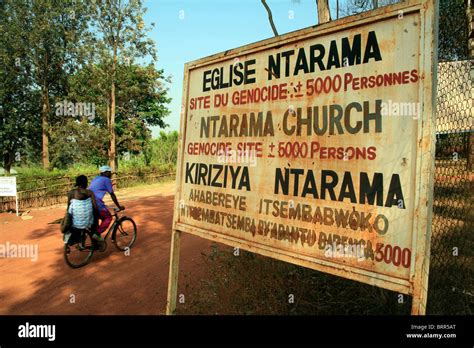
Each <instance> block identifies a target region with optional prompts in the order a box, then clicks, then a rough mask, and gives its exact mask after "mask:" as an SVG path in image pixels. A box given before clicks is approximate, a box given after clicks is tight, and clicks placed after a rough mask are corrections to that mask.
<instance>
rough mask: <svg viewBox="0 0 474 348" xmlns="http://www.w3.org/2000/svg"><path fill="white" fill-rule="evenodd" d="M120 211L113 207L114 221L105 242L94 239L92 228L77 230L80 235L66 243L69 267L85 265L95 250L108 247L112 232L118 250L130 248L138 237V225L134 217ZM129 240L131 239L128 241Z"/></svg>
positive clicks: (65, 256) (65, 257)
mask: <svg viewBox="0 0 474 348" xmlns="http://www.w3.org/2000/svg"><path fill="white" fill-rule="evenodd" d="M120 211H121V209H117V208H113V214H112V217H113V218H114V221H113V224H111V227H110V228H109V229H108V231H107V234H106V235H105V238H104V241H103V242H99V241H96V240H95V239H92V231H90V230H76V233H80V235H79V236H78V237H77V238H75V240H73V241H72V242H71V243H69V240H70V239H71V238H72V236H70V238H69V240H68V242H66V243H65V245H64V259H65V260H66V263H67V264H68V266H69V267H71V268H79V267H83V266H85V265H87V264H88V263H89V262H90V261H91V260H92V255H93V254H94V251H96V250H98V251H101V252H104V251H105V250H106V249H107V242H106V239H107V238H108V236H109V234H110V232H112V236H111V238H112V242H113V243H114V244H115V246H116V247H117V249H118V250H120V251H127V250H130V248H131V247H132V246H133V244H134V243H135V241H136V239H137V225H136V224H135V221H133V219H132V218H130V217H128V216H125V215H123V216H120V215H119V212H120ZM127 240H129V241H128V242H127ZM124 241H125V242H124Z"/></svg>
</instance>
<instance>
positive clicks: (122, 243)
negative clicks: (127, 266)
mask: <svg viewBox="0 0 474 348" xmlns="http://www.w3.org/2000/svg"><path fill="white" fill-rule="evenodd" d="M112 239H113V242H114V244H115V246H116V247H117V249H118V250H121V251H125V250H127V249H130V248H131V247H132V246H133V244H134V243H135V241H136V240H137V225H136V224H135V221H133V220H132V219H131V218H129V217H123V218H121V219H120V221H119V222H118V223H117V224H116V225H115V229H114V232H113V234H112Z"/></svg>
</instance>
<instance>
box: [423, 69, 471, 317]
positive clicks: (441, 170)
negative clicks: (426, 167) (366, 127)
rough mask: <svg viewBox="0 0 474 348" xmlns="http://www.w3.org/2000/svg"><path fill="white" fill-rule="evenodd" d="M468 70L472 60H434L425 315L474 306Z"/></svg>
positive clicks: (461, 311)
mask: <svg viewBox="0 0 474 348" xmlns="http://www.w3.org/2000/svg"><path fill="white" fill-rule="evenodd" d="M473 73H474V62H473V61H472V60H471V61H469V60H463V61H454V62H441V63H439V65H438V98H437V120H436V123H437V124H436V161H435V184H434V201H433V225H432V226H433V229H432V240H431V264H430V284H429V288H428V289H429V290H428V291H429V293H428V308H427V311H428V313H430V314H470V313H472V312H473V310H474V282H473V277H472V276H473V268H474V263H473V259H472V256H473V247H474V229H473V220H474V206H473V200H474V193H473V180H474V174H473V159H474V158H473V157H474V156H473V150H474V133H473V115H474V105H473V93H474V90H473V86H472V85H473Z"/></svg>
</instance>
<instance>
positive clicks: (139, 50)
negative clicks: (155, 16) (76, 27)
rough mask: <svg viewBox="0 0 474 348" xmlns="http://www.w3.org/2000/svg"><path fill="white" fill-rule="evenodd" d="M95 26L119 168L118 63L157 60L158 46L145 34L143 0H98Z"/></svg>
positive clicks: (112, 152)
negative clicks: (144, 58)
mask: <svg viewBox="0 0 474 348" xmlns="http://www.w3.org/2000/svg"><path fill="white" fill-rule="evenodd" d="M94 9H95V10H94V17H93V18H94V21H93V23H94V29H95V32H96V33H97V37H96V40H95V51H97V52H98V55H99V57H98V59H99V62H100V64H99V66H101V67H104V68H105V74H106V76H107V80H108V81H110V86H109V88H107V90H106V91H107V92H106V93H107V96H108V100H109V101H110V103H109V104H108V107H107V128H108V131H109V135H110V140H109V150H108V154H109V163H110V166H111V168H112V171H113V172H115V171H116V164H117V151H116V104H117V100H116V93H117V91H116V87H117V72H118V65H119V62H120V61H122V62H125V63H128V62H132V61H133V60H134V59H136V58H139V57H144V56H147V55H150V56H151V57H152V58H153V59H154V60H155V59H156V54H155V46H154V43H153V41H152V40H151V39H149V38H147V37H146V33H147V31H148V29H147V28H145V25H144V21H143V16H144V13H145V11H146V9H145V8H144V7H143V1H141V0H129V1H125V0H106V1H99V2H97V3H96V4H95V8H94Z"/></svg>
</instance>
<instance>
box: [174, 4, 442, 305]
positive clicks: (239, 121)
mask: <svg viewBox="0 0 474 348" xmlns="http://www.w3.org/2000/svg"><path fill="white" fill-rule="evenodd" d="M434 14H435V10H434V4H433V2H431V1H421V2H419V1H416V2H415V1H414V2H405V3H402V4H398V5H395V6H391V7H387V8H382V9H379V10H376V11H372V12H370V13H366V14H363V15H359V16H352V17H349V18H345V19H342V20H338V21H335V22H331V23H327V24H324V25H321V26H318V27H316V28H308V29H304V30H301V31H297V32H293V33H290V34H287V35H284V36H281V37H278V38H273V39H269V40H265V41H262V42H258V43H256V44H252V45H248V46H244V47H241V48H238V49H234V50H231V51H227V52H224V53H221V54H217V55H214V56H210V57H208V58H204V59H201V60H197V61H194V62H191V63H188V64H186V67H185V79H184V95H183V112H182V115H181V118H182V119H181V133H180V136H181V141H180V149H179V163H178V173H177V184H178V192H177V195H176V210H175V215H174V225H173V228H174V232H173V233H174V236H173V249H174V250H172V265H171V272H170V294H169V296H170V297H169V304H168V305H169V311H172V310H173V308H174V304H173V301H174V300H173V296H174V297H175V295H176V294H175V293H174V294H173V292H175V289H174V287H175V286H174V284H173V282H174V281H175V279H176V277H177V276H176V274H174V272H175V271H176V270H173V267H175V268H177V254H175V252H176V250H175V249H176V248H178V247H179V239H178V238H179V232H188V233H193V234H196V235H199V236H201V237H204V238H209V239H213V240H215V241H218V242H221V243H225V244H228V245H232V246H235V247H240V248H244V249H247V250H251V251H253V252H256V253H259V254H263V255H266V256H270V257H273V258H277V259H281V260H285V261H288V262H292V263H295V264H298V265H302V266H306V267H311V268H314V269H317V270H321V271H324V272H328V273H331V274H335V275H338V276H342V277H345V278H349V279H355V280H358V281H362V282H365V283H369V284H373V285H376V286H380V287H383V288H387V289H391V290H394V291H398V292H400V293H404V294H410V295H413V296H414V302H413V303H414V309H413V312H414V313H422V312H423V310H424V309H423V307H424V299H423V297H425V298H426V280H427V270H428V269H427V267H428V266H427V265H428V261H429V238H430V204H431V200H430V192H431V191H430V188H431V185H432V184H431V180H432V179H431V178H432V166H433V137H434V135H433V134H434V128H433V95H434V88H433V85H434V80H435V76H436V75H435V73H436V71H435V69H436V56H435V53H434V52H435V49H434V46H435V35H434V27H435V26H434V20H435V16H434ZM173 258H174V259H173Z"/></svg>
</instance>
